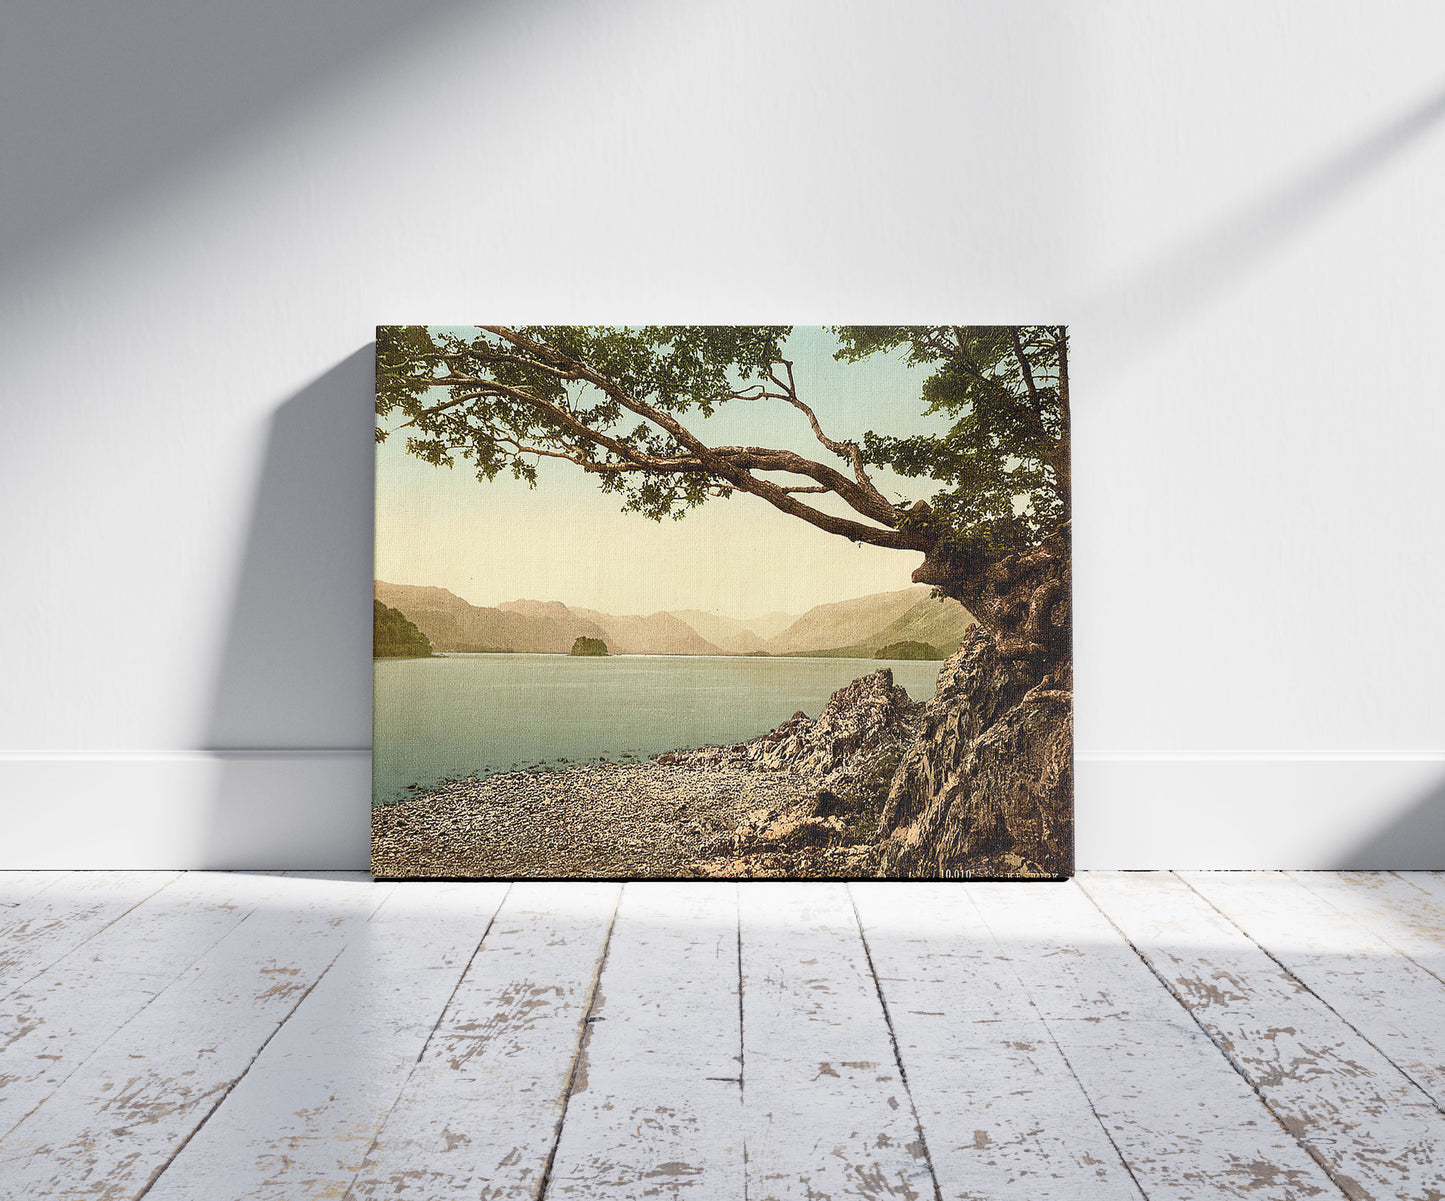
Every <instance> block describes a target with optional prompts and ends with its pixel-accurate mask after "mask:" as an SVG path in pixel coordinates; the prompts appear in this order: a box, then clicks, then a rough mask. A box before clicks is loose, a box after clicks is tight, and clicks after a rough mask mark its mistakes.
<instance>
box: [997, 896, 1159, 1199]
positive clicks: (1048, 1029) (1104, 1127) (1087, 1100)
mask: <svg viewBox="0 0 1445 1201" xmlns="http://www.w3.org/2000/svg"><path fill="white" fill-rule="evenodd" d="M1069 887H1071V888H1072V887H1076V885H1075V883H1074V882H1073V881H1070V882H1069ZM1079 891H1081V892H1082V891H1083V890H1082V889H1080V890H1079ZM969 904H970V905H973V911H974V913H975V914H977V915H978V920H979V921H980V922H982V923H983V928H984V929H985V930H987V931H988V933H989V937H990V938H992V939H993V943H994V946H995V947H997V948H998V949H999V950H1000V951H1004V949H1005V948H1004V945H1003V943H1001V942H1000V941H999V938H998V934H997V933H996V932H995V930H994V928H993V926H992V925H990V924H989V920H988V917H987V916H986V915H985V914H984V912H983V910H982V909H980V908H979V907H978V906H977V905H976V904H974V902H973V900H972V898H970V899H969ZM1005 962H1006V963H1007V964H1008V965H1009V970H1010V971H1011V972H1013V974H1014V978H1015V979H1016V980H1018V982H1019V983H1020V984H1021V985H1023V988H1024V992H1025V993H1026V994H1027V995H1028V998H1029V1008H1030V1009H1032V1010H1033V1011H1034V1015H1035V1016H1036V1017H1037V1018H1038V1019H1039V1025H1041V1026H1042V1027H1043V1028H1044V1033H1045V1034H1047V1035H1048V1037H1049V1042H1051V1043H1052V1044H1053V1046H1054V1050H1055V1051H1057V1052H1058V1053H1059V1058H1060V1059H1062V1060H1063V1061H1064V1067H1066V1068H1068V1069H1069V1078H1070V1079H1072V1080H1073V1082H1074V1084H1075V1086H1076V1087H1077V1088H1078V1090H1079V1095H1080V1096H1081V1097H1083V1098H1084V1104H1085V1105H1087V1106H1088V1107H1089V1113H1090V1114H1092V1115H1093V1118H1094V1121H1095V1122H1096V1123H1097V1124H1098V1127H1099V1129H1100V1130H1101V1131H1103V1134H1104V1137H1105V1138H1106V1139H1107V1140H1108V1142H1109V1146H1111V1147H1112V1148H1113V1149H1114V1154H1115V1155H1116V1156H1118V1159H1119V1166H1120V1167H1122V1168H1123V1169H1124V1171H1125V1172H1126V1173H1127V1174H1128V1177H1129V1182H1130V1183H1131V1184H1133V1186H1134V1188H1135V1191H1137V1192H1138V1194H1139V1199H1140V1201H1149V1194H1148V1193H1146V1192H1145V1191H1144V1186H1143V1185H1142V1184H1140V1183H1139V1177H1138V1176H1136V1175H1134V1165H1133V1164H1131V1163H1130V1162H1129V1160H1128V1157H1127V1156H1125V1154H1124V1151H1123V1149H1122V1148H1121V1147H1120V1146H1119V1144H1118V1142H1117V1141H1115V1139H1114V1132H1113V1131H1112V1130H1110V1129H1109V1124H1108V1123H1107V1122H1106V1121H1104V1118H1103V1116H1102V1115H1101V1114H1100V1113H1099V1107H1098V1106H1097V1105H1095V1104H1094V1098H1093V1097H1091V1096H1090V1095H1089V1090H1088V1088H1087V1087H1086V1086H1085V1084H1084V1081H1083V1078H1082V1077H1081V1076H1080V1075H1079V1073H1078V1070H1077V1069H1076V1068H1075V1067H1074V1061H1073V1060H1071V1059H1070V1058H1069V1054H1068V1052H1067V1051H1065V1050H1064V1045H1063V1043H1061V1042H1059V1037H1058V1035H1057V1034H1055V1033H1054V1028H1053V1026H1051V1025H1050V1024H1049V1019H1048V1018H1046V1017H1045V1016H1044V1014H1043V1011H1042V1010H1041V1009H1040V1008H1039V1007H1038V1005H1037V1004H1035V1003H1034V995H1033V992H1032V991H1031V990H1030V989H1029V986H1028V981H1027V980H1026V979H1025V978H1024V976H1023V975H1022V973H1020V972H1019V968H1018V964H1017V963H1015V962H1014V960H1013V957H1012V956H1009V955H1007V953H1005Z"/></svg>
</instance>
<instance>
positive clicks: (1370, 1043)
mask: <svg viewBox="0 0 1445 1201" xmlns="http://www.w3.org/2000/svg"><path fill="white" fill-rule="evenodd" d="M1175 878H1176V879H1178V880H1180V882H1181V883H1183V885H1184V887H1185V888H1187V889H1189V891H1190V892H1192V893H1193V894H1194V895H1195V896H1197V897H1198V898H1199V899H1200V900H1201V901H1203V902H1204V903H1205V904H1206V905H1208V906H1209V907H1210V908H1211V909H1212V910H1214V912H1215V913H1217V914H1219V916H1220V917H1222V918H1223V919H1224V920H1225V921H1226V922H1228V923H1229V924H1230V925H1231V926H1233V927H1234V928H1235V929H1236V930H1238V931H1239V932H1240V934H1242V935H1243V936H1244V937H1245V938H1247V939H1248V940H1249V942H1250V945H1251V946H1254V947H1258V948H1259V950H1260V951H1261V952H1262V953H1263V955H1264V956H1265V958H1266V959H1268V960H1269V961H1270V962H1271V963H1273V964H1274V965H1275V967H1277V968H1279V970H1280V971H1281V972H1283V973H1284V974H1285V977H1286V978H1287V979H1289V980H1290V981H1291V982H1293V983H1294V984H1296V985H1298V986H1299V988H1300V989H1301V990H1302V991H1303V992H1306V993H1308V994H1309V995H1310V996H1312V997H1313V998H1314V999H1315V1000H1316V1001H1318V1002H1319V1003H1320V1004H1321V1005H1323V1006H1324V1007H1325V1008H1326V1009H1327V1010H1328V1011H1329V1012H1330V1013H1332V1014H1334V1015H1335V1017H1337V1018H1339V1019H1340V1021H1342V1022H1343V1023H1344V1024H1345V1025H1346V1026H1347V1027H1348V1028H1349V1029H1350V1030H1351V1031H1352V1032H1353V1033H1354V1034H1355V1035H1356V1036H1357V1037H1358V1038H1359V1039H1360V1041H1361V1042H1363V1043H1364V1044H1365V1045H1366V1046H1367V1047H1370V1048H1371V1049H1372V1050H1374V1051H1377V1052H1379V1055H1380V1057H1381V1058H1382V1059H1383V1060H1384V1061H1385V1062H1386V1063H1388V1064H1389V1065H1390V1066H1391V1067H1392V1068H1394V1069H1395V1070H1396V1071H1397V1072H1399V1073H1400V1075H1402V1076H1403V1077H1405V1079H1406V1080H1408V1081H1409V1082H1410V1083H1411V1084H1412V1085H1413V1086H1414V1087H1415V1089H1416V1090H1417V1091H1418V1092H1419V1093H1420V1095H1421V1096H1423V1097H1424V1098H1425V1100H1427V1101H1429V1102H1430V1104H1431V1105H1433V1106H1434V1107H1435V1108H1436V1110H1438V1111H1439V1112H1440V1113H1441V1114H1442V1115H1445V1106H1442V1105H1441V1104H1440V1102H1439V1101H1437V1100H1436V1099H1435V1098H1434V1097H1433V1096H1431V1095H1430V1092H1429V1090H1428V1089H1426V1088H1425V1086H1424V1085H1423V1084H1421V1083H1420V1082H1419V1081H1418V1080H1416V1079H1415V1077H1414V1076H1412V1075H1411V1074H1410V1073H1409V1072H1408V1071H1406V1070H1405V1069H1404V1068H1403V1067H1401V1066H1400V1065H1399V1064H1398V1063H1396V1062H1395V1061H1394V1060H1393V1059H1391V1058H1390V1056H1389V1054H1388V1053H1387V1052H1386V1051H1385V1049H1384V1048H1383V1047H1381V1046H1379V1045H1377V1044H1376V1043H1375V1042H1374V1040H1373V1039H1371V1038H1370V1037H1369V1036H1368V1035H1367V1034H1365V1032H1364V1031H1363V1030H1361V1029H1360V1028H1359V1027H1358V1026H1356V1025H1355V1023H1354V1022H1352V1021H1350V1019H1349V1018H1347V1017H1346V1016H1345V1015H1344V1014H1342V1013H1341V1012H1340V1011H1339V1010H1338V1009H1336V1008H1335V1007H1334V1006H1333V1005H1331V1004H1330V1003H1329V1002H1328V1001H1327V1000H1325V999H1324V997H1322V996H1320V994H1319V993H1317V992H1315V990H1314V989H1312V988H1311V987H1310V986H1309V985H1308V984H1306V983H1305V982H1304V981H1303V980H1301V979H1300V978H1299V977H1298V976H1297V975H1295V973H1294V972H1292V971H1290V969H1289V968H1288V967H1286V966H1285V964H1284V961H1283V960H1281V959H1280V958H1279V956H1278V955H1276V954H1275V953H1274V952H1273V951H1271V950H1270V949H1269V948H1268V947H1267V946H1265V945H1264V943H1262V942H1260V941H1259V939H1257V938H1255V937H1254V935H1252V934H1251V933H1250V932H1249V931H1248V930H1246V929H1245V928H1244V927H1243V926H1241V925H1240V924H1239V923H1238V922H1237V921H1235V920H1234V919H1233V918H1232V917H1230V916H1229V914H1227V913H1225V912H1224V910H1222V909H1221V908H1220V907H1219V906H1218V905H1216V904H1215V903H1214V902H1213V901H1211V900H1210V899H1209V898H1208V897H1207V896H1205V895H1204V894H1203V893H1202V892H1200V891H1199V890H1198V889H1197V888H1195V887H1194V885H1193V884H1191V883H1190V882H1189V881H1188V880H1185V879H1184V878H1183V877H1182V876H1176V877H1175Z"/></svg>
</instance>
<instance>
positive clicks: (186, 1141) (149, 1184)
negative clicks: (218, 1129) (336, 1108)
mask: <svg viewBox="0 0 1445 1201" xmlns="http://www.w3.org/2000/svg"><path fill="white" fill-rule="evenodd" d="M349 945H350V944H349V942H343V944H342V945H341V947H340V949H339V950H338V951H337V952H336V954H335V955H333V956H332V957H331V961H330V962H329V963H328V964H327V965H326V966H325V967H324V968H322V969H321V972H320V973H319V974H318V975H317V977H316V979H315V980H313V981H312V982H311V984H310V986H309V987H308V988H307V989H306V991H305V992H303V993H302V994H301V996H300V997H299V998H298V999H297V1001H296V1004H295V1005H293V1006H291V1008H290V1009H289V1010H287V1011H286V1015H285V1016H284V1017H283V1018H282V1019H281V1020H280V1021H279V1022H277V1023H276V1025H275V1027H274V1028H273V1029H272V1031H271V1033H270V1034H268V1035H266V1038H265V1041H263V1042H262V1043H261V1045H260V1046H259V1047H257V1048H256V1054H254V1055H253V1056H251V1058H250V1060H249V1062H247V1064H246V1066H245V1067H244V1068H242V1069H241V1071H240V1073H239V1074H238V1075H237V1076H236V1078H235V1079H234V1080H232V1081H230V1082H229V1083H228V1084H227V1085H226V1086H225V1088H222V1089H220V1090H219V1092H220V1096H218V1097H217V1098H216V1102H215V1104H214V1105H212V1106H211V1108H210V1109H208V1110H206V1112H205V1115H204V1116H203V1117H202V1118H201V1120H200V1121H199V1122H197V1123H196V1124H195V1125H194V1126H192V1127H191V1131H190V1133H189V1134H187V1135H186V1137H185V1138H183V1139H181V1141H180V1143H179V1145H177V1147H176V1149H175V1150H174V1151H172V1152H171V1153H170V1155H168V1156H167V1157H166V1161H165V1163H163V1164H161V1165H160V1166H159V1167H158V1168H156V1170H155V1171H153V1172H152V1173H151V1174H150V1177H149V1179H147V1180H146V1182H145V1184H144V1185H143V1186H142V1188H141V1190H140V1192H138V1193H136V1195H135V1198H134V1201H141V1198H142V1197H144V1196H145V1195H146V1194H147V1193H148V1192H150V1191H151V1189H153V1188H154V1187H155V1186H156V1182H157V1181H158V1180H159V1179H160V1178H161V1177H162V1176H163V1175H164V1174H165V1172H166V1170H167V1169H168V1168H169V1167H170V1166H171V1164H173V1163H175V1162H176V1160H177V1159H178V1158H179V1157H180V1154H181V1152H182V1151H184V1150H185V1149H186V1148H187V1147H188V1146H190V1144H191V1140H192V1139H193V1138H195V1137H196V1135H198V1134H199V1133H200V1132H201V1130H202V1128H203V1127H204V1126H205V1124H206V1123H207V1122H209V1121H210V1120H211V1118H212V1117H213V1116H214V1115H215V1113H216V1110H218V1109H220V1108H221V1106H222V1104H224V1103H225V1100H226V1098H227V1097H229V1096H230V1095H231V1094H232V1093H233V1092H234V1091H235V1090H236V1086H237V1085H238V1084H240V1083H241V1081H242V1080H244V1079H245V1078H246V1076H247V1075H248V1074H249V1072H250V1071H251V1069H252V1068H253V1067H255V1066H256V1064H257V1062H258V1061H259V1060H260V1058H261V1056H262V1055H264V1054H265V1052H266V1048H267V1047H269V1046H270V1045H271V1040H272V1039H274V1038H275V1037H276V1036H277V1035H278V1034H280V1033H281V1031H282V1029H283V1028H284V1027H285V1025H286V1023H287V1022H289V1021H290V1020H291V1019H292V1017H293V1016H294V1015H295V1013H296V1011H297V1010H298V1009H300V1008H301V1006H302V1005H304V1004H305V1003H306V998H307V997H309V996H310V995H311V994H312V993H313V992H315V991H316V988H317V986H318V985H319V984H320V983H321V981H323V980H325V979H326V975H327V973H328V972H330V971H331V969H332V968H333V967H335V966H336V961H337V960H338V959H340V958H341V957H342V956H343V955H344V954H346V950H347V947H348V946H349Z"/></svg>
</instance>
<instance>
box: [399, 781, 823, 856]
mask: <svg viewBox="0 0 1445 1201" xmlns="http://www.w3.org/2000/svg"><path fill="white" fill-rule="evenodd" d="M816 795H817V786H816V784H814V783H811V782H810V781H808V780H806V779H804V778H803V777H802V776H799V775H797V774H795V773H793V772H789V771H756V770H749V769H745V768H736V767H723V768H718V767H701V766H692V765H688V764H663V763H657V762H655V761H651V760H649V761H646V762H640V763H628V764H615V763H602V764H584V765H579V766H575V767H569V768H564V769H558V770H551V771H545V772H536V771H530V770H520V771H508V772H501V773H498V774H496V775H491V776H487V777H485V778H483V779H480V780H470V779H469V780H460V781H455V782H453V783H449V784H441V785H438V786H436V787H434V788H431V789H428V790H426V791H425V792H422V793H419V794H417V795H416V796H413V797H409V798H406V799H404V800H400V801H396V802H394V803H392V804H388V805H381V806H375V807H373V809H372V844H371V869H372V874H373V875H376V876H381V877H392V878H449V877H450V878H455V877H466V878H475V879H524V878H540V879H557V878H563V877H566V878H569V879H586V878H592V879H620V878H626V879H647V878H654V879H676V878H679V877H687V876H703V875H713V874H715V872H714V871H712V870H709V869H708V867H707V866H706V863H705V861H706V860H708V859H711V858H714V857H715V856H717V855H719V854H726V853H727V851H726V844H727V843H728V842H729V841H730V839H731V838H732V837H733V836H734V835H735V834H736V832H737V831H738V830H739V829H740V828H742V827H746V826H749V825H758V824H762V823H766V822H771V821H774V820H776V819H777V818H778V817H779V815H781V814H784V813H787V812H790V811H793V810H799V811H803V810H806V809H810V808H811V807H812V806H813V804H814V803H815V800H816Z"/></svg>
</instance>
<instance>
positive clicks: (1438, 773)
mask: <svg viewBox="0 0 1445 1201" xmlns="http://www.w3.org/2000/svg"><path fill="white" fill-rule="evenodd" d="M1077 775H1078V786H1077V804H1076V810H1077V823H1076V825H1077V838H1076V852H1077V858H1078V866H1079V868H1080V869H1081V870H1087V869H1095V870H1097V869H1105V868H1112V869H1123V870H1148V869H1158V868H1198V869H1204V870H1210V869H1218V870H1231V869H1232V870H1245V869H1267V868H1296V869H1300V870H1306V871H1308V870H1320V871H1333V870H1344V869H1358V870H1387V869H1397V870H1405V869H1410V870H1421V869H1424V870H1429V869H1435V868H1445V755H1441V754H1438V753H1435V752H1418V753H1417V752H1407V753H1391V752H1338V753H1335V754H1319V753H1314V752H1218V753H1194V752H1179V753H1177V754H1176V753H1160V752H1133V753H1129V752H1120V753H1113V754H1108V753H1097V752H1095V753H1085V754H1081V755H1080V756H1079V761H1078V763H1077Z"/></svg>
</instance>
